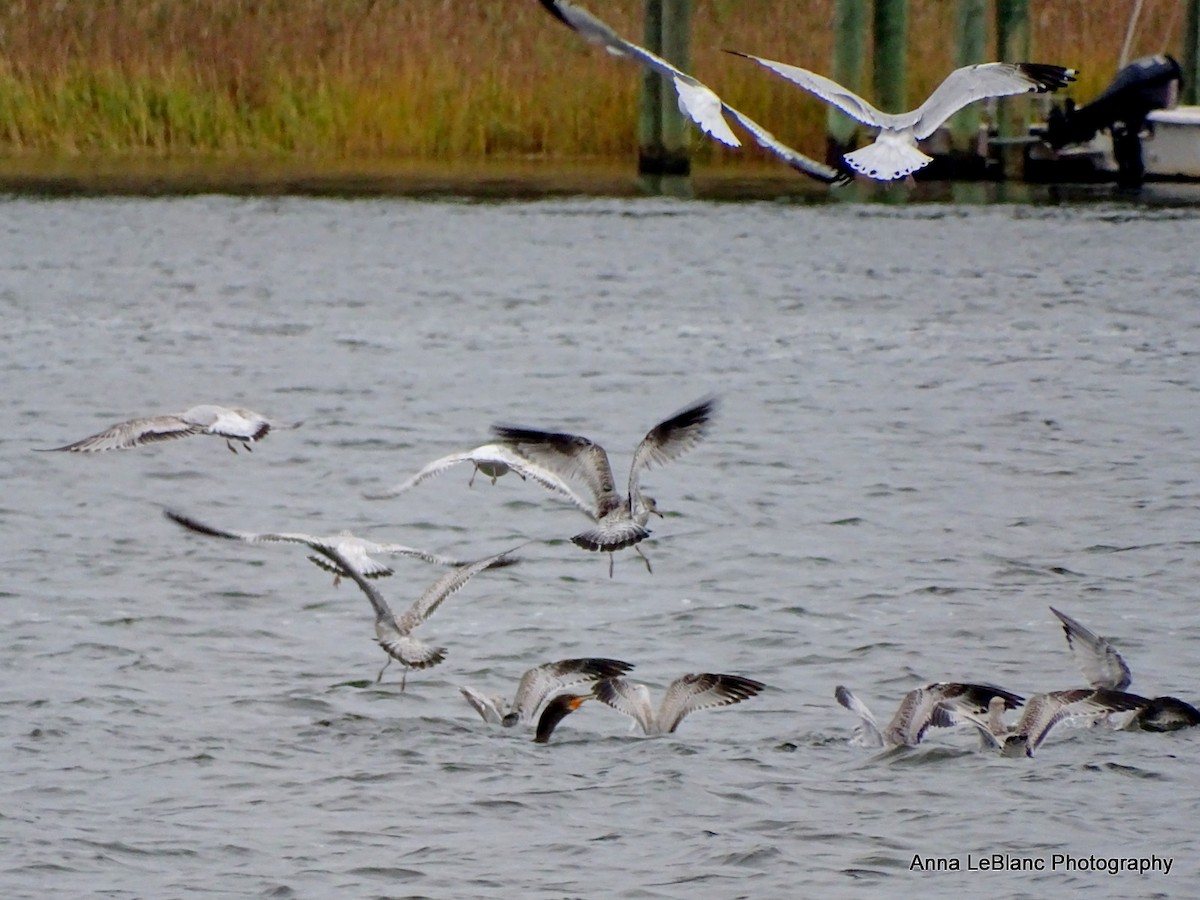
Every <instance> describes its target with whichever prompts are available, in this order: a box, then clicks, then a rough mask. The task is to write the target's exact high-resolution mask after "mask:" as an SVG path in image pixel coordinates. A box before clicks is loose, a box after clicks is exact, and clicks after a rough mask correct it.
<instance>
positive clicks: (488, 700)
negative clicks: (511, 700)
mask: <svg viewBox="0 0 1200 900" xmlns="http://www.w3.org/2000/svg"><path fill="white" fill-rule="evenodd" d="M458 690H459V692H461V693H462V695H463V698H464V699H465V700H466V701H467V702H468V703H470V704H471V708H472V709H474V710H475V712H477V713H479V715H480V717H481V718H482V719H483V721H485V722H487V723H488V724H489V725H499V724H500V721H501V720H502V719H503V718H504V709H503V705H504V701H503V700H502V699H501V698H499V697H488V696H487V695H486V694H483V693H481V692H480V691H477V690H475V688H473V687H467V686H465V685H464V686H461V687H459V689H458Z"/></svg>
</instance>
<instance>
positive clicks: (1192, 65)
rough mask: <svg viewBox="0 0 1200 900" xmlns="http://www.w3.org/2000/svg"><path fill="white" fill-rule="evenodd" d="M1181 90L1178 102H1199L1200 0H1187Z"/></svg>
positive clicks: (1191, 103) (1192, 103)
mask: <svg viewBox="0 0 1200 900" xmlns="http://www.w3.org/2000/svg"><path fill="white" fill-rule="evenodd" d="M1181 64H1182V66H1183V92H1182V96H1181V97H1180V98H1179V102H1180V103H1187V104H1189V105H1194V104H1196V103H1200V85H1198V84H1197V79H1200V0H1188V5H1187V14H1186V15H1185V16H1184V32H1183V60H1182V62H1181Z"/></svg>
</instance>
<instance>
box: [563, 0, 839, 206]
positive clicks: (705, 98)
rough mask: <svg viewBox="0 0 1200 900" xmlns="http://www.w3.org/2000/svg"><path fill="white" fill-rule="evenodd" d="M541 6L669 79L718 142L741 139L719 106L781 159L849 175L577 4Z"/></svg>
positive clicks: (805, 169)
mask: <svg viewBox="0 0 1200 900" xmlns="http://www.w3.org/2000/svg"><path fill="white" fill-rule="evenodd" d="M541 3H542V6H544V7H545V8H546V11H547V12H549V13H550V14H551V15H552V16H554V17H555V18H556V19H558V20H559V21H560V22H562V23H563V24H564V25H566V26H568V27H569V28H571V29H572V30H573V31H575V32H576V33H577V34H579V35H580V37H582V38H583V39H584V40H586V41H587V42H588V43H591V44H598V45H599V46H601V47H603V48H604V49H605V50H607V51H608V52H609V53H611V54H613V55H614V56H627V57H630V58H632V59H633V60H635V61H636V62H638V63H640V64H641V65H643V66H645V67H646V68H647V69H650V70H651V71H652V72H657V73H658V74H659V75H661V76H662V77H663V78H665V79H667V80H668V81H670V82H671V84H672V85H674V87H675V93H676V95H677V97H678V101H679V111H680V112H681V113H683V114H684V115H685V116H687V117H688V118H690V119H691V120H692V121H693V122H695V123H696V125H698V126H699V127H700V130H701V131H703V132H704V133H705V134H707V135H709V136H710V137H713V138H715V139H716V140H718V141H720V142H721V143H722V144H727V145H728V146H730V147H740V146H741V141H739V140H738V138H737V135H735V134H734V133H733V130H732V129H731V128H730V127H729V123H728V122H726V121H725V117H724V116H723V115H722V111H724V112H726V113H728V114H729V115H730V116H732V117H733V118H734V120H735V121H737V122H738V124H740V125H741V126H742V127H743V128H745V129H746V130H747V131H748V132H750V134H751V135H753V137H754V140H755V142H756V143H757V144H758V145H759V146H760V147H762V148H763V149H764V150H768V151H770V152H771V153H774V154H775V155H776V156H778V157H779V158H780V159H782V160H783V161H784V162H785V163H787V164H788V165H789V166H791V167H792V168H793V169H795V170H796V171H798V172H801V173H803V174H805V175H807V176H809V177H810V178H815V179H816V180H817V181H822V182H825V183H826V184H841V183H845V182H847V181H849V180H850V179H851V177H852V176H851V175H850V174H849V173H847V172H844V171H841V170H839V169H835V168H832V167H830V166H826V165H822V164H821V163H819V162H817V161H816V160H814V159H809V158H808V157H807V156H805V155H804V154H803V153H801V152H799V151H798V150H793V149H792V148H791V147H789V146H787V145H786V144H784V143H782V142H781V141H780V140H779V139H778V138H777V137H775V135H773V134H771V132H769V131H767V130H766V129H765V128H763V127H762V126H761V125H759V124H758V123H757V122H755V121H754V120H753V119H751V118H750V117H749V116H747V115H745V114H743V113H741V112H739V111H738V110H736V109H734V108H733V107H732V106H730V105H729V104H728V103H726V102H725V101H724V100H722V99H721V98H720V97H718V96H717V95H716V94H715V93H714V92H713V91H712V89H711V88H709V87H708V86H707V85H705V84H703V83H701V82H700V81H698V80H696V79H695V78H693V77H692V76H691V75H688V74H687V73H686V72H682V71H680V70H679V69H677V68H676V67H675V66H673V65H671V64H670V63H669V62H667V61H666V60H665V59H663V58H662V57H661V56H657V55H655V54H653V53H651V52H650V51H649V50H647V49H646V48H645V47H641V46H639V45H637V44H634V43H632V42H630V41H627V40H625V38H623V37H621V36H620V35H619V34H617V33H616V32H615V31H613V29H612V28H610V27H609V26H608V25H606V24H605V23H604V22H601V21H600V20H599V19H597V18H596V17H595V16H593V15H592V14H591V13H589V12H587V11H586V10H583V9H580V8H579V7H578V6H576V5H575V4H573V3H569V2H567V0H541Z"/></svg>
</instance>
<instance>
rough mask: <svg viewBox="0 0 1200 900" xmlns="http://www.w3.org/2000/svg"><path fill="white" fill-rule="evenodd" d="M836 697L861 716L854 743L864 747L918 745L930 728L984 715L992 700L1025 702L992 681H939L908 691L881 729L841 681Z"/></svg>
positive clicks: (1013, 703)
mask: <svg viewBox="0 0 1200 900" xmlns="http://www.w3.org/2000/svg"><path fill="white" fill-rule="evenodd" d="M833 696H834V697H835V698H836V699H837V702H838V703H840V704H841V705H842V706H844V707H845V708H846V709H848V710H850V712H852V713H854V714H855V715H856V716H858V718H859V720H860V724H859V725H858V727H856V728H855V730H854V743H856V744H858V745H859V746H863V747H915V746H916V745H917V744H919V743H921V739H922V738H923V737H925V732H926V731H927V730H929V728H930V727H934V728H949V727H950V726H952V725H958V724H960V722H963V721H966V720H965V718H960V716H961V715H962V714H974V715H983V714H984V713H985V712H987V709H988V703H989V702H992V701H993V700H998V701H999V702H1000V703H1002V704H1003V707H1002V708H1007V709H1014V708H1016V707H1018V706H1020V705H1021V703H1022V702H1023V699H1022V698H1021V697H1020V695H1018V694H1014V693H1012V692H1011V691H1006V690H1004V688H999V687H995V686H994V685H990V684H969V683H966V684H964V683H960V682H936V683H934V684H929V685H926V686H925V687H919V688H914V689H913V690H911V691H909V692H908V693H907V694H905V695H904V698H903V699H902V700H901V701H900V707H899V708H898V709H897V710H896V714H895V715H894V716H892V720H891V722H889V723H888V725H887V727H886V728H883V729H880V727H879V725H878V723H877V722H876V720H875V716H874V715H872V713H871V710H869V709H868V708H867V705H866V704H865V703H863V702H862V701H861V700H859V699H858V697H856V696H854V694H853V693H852V692H851V691H850V690H849V689H848V688H846V687H843V686H842V685H840V684H839V685H838V686H837V687H836V688H835V689H834V692H833Z"/></svg>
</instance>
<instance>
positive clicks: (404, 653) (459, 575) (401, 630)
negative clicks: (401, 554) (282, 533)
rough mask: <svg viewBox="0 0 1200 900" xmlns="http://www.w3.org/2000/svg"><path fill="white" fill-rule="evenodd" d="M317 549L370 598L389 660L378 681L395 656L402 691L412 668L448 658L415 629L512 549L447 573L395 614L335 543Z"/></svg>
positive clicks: (499, 563)
mask: <svg viewBox="0 0 1200 900" xmlns="http://www.w3.org/2000/svg"><path fill="white" fill-rule="evenodd" d="M314 549H315V550H316V551H317V552H318V553H322V554H324V555H325V556H327V557H329V559H330V560H332V561H333V563H334V564H335V565H336V566H337V567H338V568H339V569H341V570H342V571H343V572H344V573H345V574H346V575H347V576H349V577H350V578H352V579H354V583H355V584H357V585H358V586H359V588H360V589H361V590H362V592H363V593H364V594H366V595H367V599H368V600H369V601H371V608H372V609H374V610H375V639H376V640H377V641H378V642H379V646H380V647H382V648H383V650H384V652H385V653H387V655H388V660H387V662H386V663H384V664H383V668H382V669H380V670H379V674H378V675H377V676H376V677H375V681H376V683H378V682H379V681H380V680H381V679H382V678H383V673H384V671H385V670H386V669H387V667H388V666H390V665H391V664H392V660H393V659H395V660H398V661H399V662H400V663H402V664H403V665H404V667H405V669H404V676H403V677H402V678H401V681H400V690H401V691H403V690H404V686H405V683H406V681H407V680H408V670H409V669H427V668H429V667H430V666H436V665H437V664H438V663H440V662H441V661H442V660H444V659H445V658H446V648H445V647H431V646H430V645H428V644H426V643H424V642H423V641H420V640H418V639H417V638H415V637H413V635H412V632H413V630H414V629H415V628H416V627H417V626H418V625H420V624H421V623H422V622H424V621H425V620H426V619H428V618H429V617H430V616H431V615H433V613H434V611H435V610H437V608H438V607H439V606H441V605H442V602H443V601H444V600H445V599H446V598H447V597H449V596H450V595H451V594H453V593H454V592H455V591H457V590H459V589H461V588H462V587H463V585H465V584H466V583H467V582H468V581H470V580H471V579H472V578H473V577H474V576H475V575H477V574H479V573H480V572H482V571H483V570H484V569H490V568H492V567H494V566H497V565H504V561H505V560H506V559H507V558H508V554H510V553H512V552H513V551H512V550H506V551H505V552H504V553H498V554H496V555H495V556H489V557H487V558H486V559H481V560H479V561H478V562H473V563H470V564H469V565H465V566H461V567H459V568H457V569H455V570H454V571H452V572H447V573H446V574H445V575H443V576H442V577H441V578H439V579H438V580H437V581H435V582H434V583H433V584H431V585H430V586H429V587H427V588H426V589H425V592H424V593H423V594H421V596H420V597H419V598H417V600H416V601H415V602H414V603H413V604H412V606H410V607H409V608H408V609H406V610H405V611H404V612H403V613H401V614H400V615H396V614H395V613H393V612H392V608H391V607H390V606H388V604H387V601H386V600H384V599H383V595H382V594H380V593H379V591H378V590H376V588H375V585H373V584H372V583H371V582H370V581H368V580H367V579H366V578H365V577H364V576H363V575H362V573H361V572H359V571H358V569H356V568H355V567H354V564H353V562H352V561H351V560H350V559H349V558H348V557H347V556H345V555H343V554H342V552H341V551H340V550H339V549H338V548H337V547H336V546H321V547H314ZM514 549H516V548H514Z"/></svg>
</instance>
